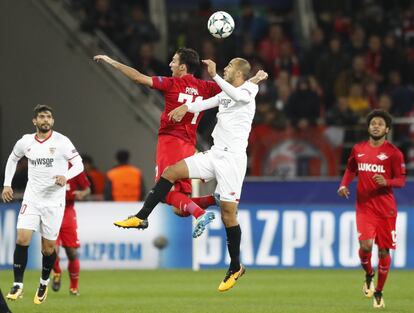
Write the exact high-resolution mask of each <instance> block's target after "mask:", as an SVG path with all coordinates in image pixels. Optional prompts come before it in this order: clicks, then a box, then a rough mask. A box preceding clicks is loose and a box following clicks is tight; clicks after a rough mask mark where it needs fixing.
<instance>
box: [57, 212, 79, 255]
mask: <svg viewBox="0 0 414 313" xmlns="http://www.w3.org/2000/svg"><path fill="white" fill-rule="evenodd" d="M56 245H59V246H64V247H71V248H79V247H80V242H79V238H78V223H77V222H76V211H75V209H74V208H73V207H66V208H65V214H64V215H63V221H62V226H61V227H60V231H59V236H58V238H57V240H56Z"/></svg>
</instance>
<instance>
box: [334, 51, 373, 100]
mask: <svg viewBox="0 0 414 313" xmlns="http://www.w3.org/2000/svg"><path fill="white" fill-rule="evenodd" d="M368 79H369V76H368V73H367V71H366V67H365V61H364V58H363V57H362V56H360V55H357V56H355V57H354V58H353V60H352V69H346V70H343V71H341V72H340V73H339V75H338V76H337V79H336V81H335V94H336V96H337V97H343V96H347V95H348V93H349V90H350V89H351V86H352V85H353V84H365V83H366V82H367V81H368Z"/></svg>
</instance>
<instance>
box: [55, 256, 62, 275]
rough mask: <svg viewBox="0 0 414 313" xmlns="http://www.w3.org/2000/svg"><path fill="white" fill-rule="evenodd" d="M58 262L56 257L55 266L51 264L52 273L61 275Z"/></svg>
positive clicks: (58, 258) (58, 259)
mask: <svg viewBox="0 0 414 313" xmlns="http://www.w3.org/2000/svg"><path fill="white" fill-rule="evenodd" d="M59 261H60V257H59V256H56V261H55V264H53V272H54V273H56V274H60V273H62V269H61V268H60V263H59Z"/></svg>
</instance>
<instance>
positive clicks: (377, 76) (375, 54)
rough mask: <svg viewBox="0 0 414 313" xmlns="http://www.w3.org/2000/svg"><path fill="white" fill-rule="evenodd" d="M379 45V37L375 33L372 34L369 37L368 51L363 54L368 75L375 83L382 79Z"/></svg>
mask: <svg viewBox="0 0 414 313" xmlns="http://www.w3.org/2000/svg"><path fill="white" fill-rule="evenodd" d="M381 46H382V44H381V38H380V37H379V36H377V35H372V36H371V37H369V41H368V51H367V53H366V54H365V64H366V68H367V72H368V75H370V76H371V77H372V78H373V79H374V80H375V81H376V82H377V83H381V82H382V80H383V76H382V73H383V68H382V65H383V60H382V51H381V48H382V47H381Z"/></svg>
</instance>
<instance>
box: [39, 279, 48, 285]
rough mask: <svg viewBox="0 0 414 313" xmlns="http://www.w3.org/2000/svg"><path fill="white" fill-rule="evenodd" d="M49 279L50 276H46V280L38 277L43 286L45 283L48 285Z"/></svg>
mask: <svg viewBox="0 0 414 313" xmlns="http://www.w3.org/2000/svg"><path fill="white" fill-rule="evenodd" d="M49 280H50V278H48V279H47V280H43V279H42V278H40V283H41V284H42V285H43V286H47V285H49Z"/></svg>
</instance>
